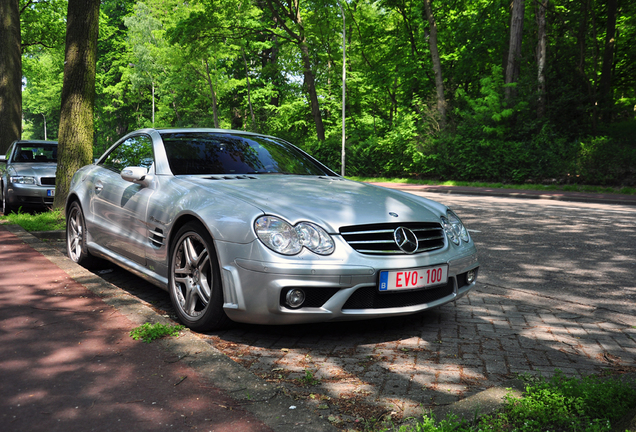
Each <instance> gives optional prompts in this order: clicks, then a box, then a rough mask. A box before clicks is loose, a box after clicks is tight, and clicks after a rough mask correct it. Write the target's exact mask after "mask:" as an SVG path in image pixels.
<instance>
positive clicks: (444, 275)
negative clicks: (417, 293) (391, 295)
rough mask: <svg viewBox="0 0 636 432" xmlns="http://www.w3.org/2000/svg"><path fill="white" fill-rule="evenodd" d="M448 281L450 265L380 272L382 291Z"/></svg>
mask: <svg viewBox="0 0 636 432" xmlns="http://www.w3.org/2000/svg"><path fill="white" fill-rule="evenodd" d="M446 283H448V265H447V264H444V265H439V266H434V267H422V268H415V269H408V270H390V271H381V272H380V291H400V290H411V289H418V288H429V287H433V286H437V285H445V284H446Z"/></svg>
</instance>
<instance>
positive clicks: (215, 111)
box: [205, 59, 219, 129]
mask: <svg viewBox="0 0 636 432" xmlns="http://www.w3.org/2000/svg"><path fill="white" fill-rule="evenodd" d="M205 75H206V76H205V78H206V79H207V81H208V85H209V86H210V95H211V96H212V115H213V116H214V127H215V128H216V129H218V128H219V108H218V106H217V105H216V92H215V91H214V85H213V84H212V77H211V76H210V64H209V63H208V60H207V59H206V60H205Z"/></svg>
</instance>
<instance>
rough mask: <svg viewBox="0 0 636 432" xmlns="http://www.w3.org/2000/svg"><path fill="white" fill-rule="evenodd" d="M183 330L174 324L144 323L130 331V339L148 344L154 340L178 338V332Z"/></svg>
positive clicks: (182, 327) (180, 326)
mask: <svg viewBox="0 0 636 432" xmlns="http://www.w3.org/2000/svg"><path fill="white" fill-rule="evenodd" d="M184 328H185V326H182V325H176V324H173V325H167V324H161V323H155V324H150V323H145V324H142V325H140V326H139V327H135V328H134V329H132V330H131V331H130V337H131V338H133V339H134V340H143V341H144V342H146V343H150V342H152V341H153V340H155V339H161V338H162V337H166V336H179V332H180V331H181V330H183V329H184Z"/></svg>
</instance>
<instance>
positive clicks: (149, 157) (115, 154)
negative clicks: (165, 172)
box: [101, 135, 155, 172]
mask: <svg viewBox="0 0 636 432" xmlns="http://www.w3.org/2000/svg"><path fill="white" fill-rule="evenodd" d="M154 161H155V159H154V155H153V153H152V139H150V137H149V136H146V135H138V136H134V137H131V138H128V139H127V140H126V141H124V142H122V143H121V144H119V145H118V146H117V147H115V148H114V149H113V151H111V152H110V153H109V154H108V156H107V157H106V159H104V161H103V162H102V163H101V165H102V166H103V167H104V168H108V169H109V170H112V171H115V172H121V170H123V169H124V168H126V167H129V166H140V167H144V168H147V169H150V167H151V166H152V164H153V163H154Z"/></svg>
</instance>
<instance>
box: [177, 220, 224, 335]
mask: <svg viewBox="0 0 636 432" xmlns="http://www.w3.org/2000/svg"><path fill="white" fill-rule="evenodd" d="M174 238H175V240H174V241H173V242H172V246H171V249H170V274H169V291H170V299H171V300H172V304H173V306H174V308H175V311H176V312H177V316H178V317H179V319H180V320H181V322H182V323H183V324H185V325H186V326H187V327H189V328H191V329H192V330H195V331H209V330H215V329H219V328H222V327H225V326H227V325H228V324H229V323H230V322H231V321H230V319H229V318H228V317H227V315H226V314H225V311H224V310H223V287H222V285H221V273H220V270H219V262H218V260H217V256H216V251H215V250H214V243H213V241H212V237H210V234H209V233H208V231H207V230H206V229H205V227H204V226H203V225H202V224H201V223H199V222H189V223H187V224H185V225H184V226H183V227H182V228H181V229H180V230H179V231H178V232H177V234H176V235H175V237H174Z"/></svg>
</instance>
